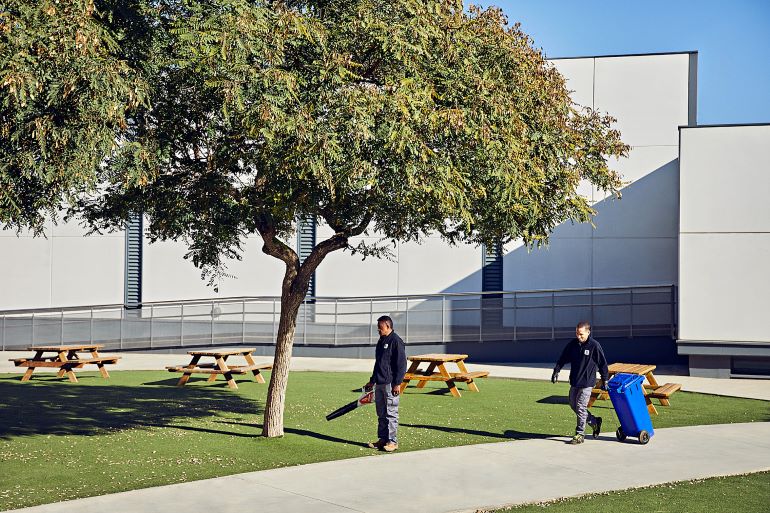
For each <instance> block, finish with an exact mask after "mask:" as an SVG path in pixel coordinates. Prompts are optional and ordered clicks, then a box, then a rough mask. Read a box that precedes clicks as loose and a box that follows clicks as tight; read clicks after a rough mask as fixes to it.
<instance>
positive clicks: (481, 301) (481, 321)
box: [479, 294, 484, 344]
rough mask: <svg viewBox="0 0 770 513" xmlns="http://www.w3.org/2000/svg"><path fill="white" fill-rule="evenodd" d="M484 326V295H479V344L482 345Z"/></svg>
mask: <svg viewBox="0 0 770 513" xmlns="http://www.w3.org/2000/svg"><path fill="white" fill-rule="evenodd" d="M482 324H484V295H483V294H480V295H479V344H481V330H482V327H481V326H482Z"/></svg>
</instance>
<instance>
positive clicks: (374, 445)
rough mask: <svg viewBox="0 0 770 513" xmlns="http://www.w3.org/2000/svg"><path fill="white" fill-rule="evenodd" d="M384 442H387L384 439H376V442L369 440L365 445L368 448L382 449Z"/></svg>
mask: <svg viewBox="0 0 770 513" xmlns="http://www.w3.org/2000/svg"><path fill="white" fill-rule="evenodd" d="M386 443H388V442H387V441H386V440H377V441H376V442H369V443H368V444H366V446H367V447H369V448H370V449H382V448H383V447H385V444H386Z"/></svg>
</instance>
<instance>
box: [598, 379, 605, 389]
mask: <svg viewBox="0 0 770 513" xmlns="http://www.w3.org/2000/svg"><path fill="white" fill-rule="evenodd" d="M599 388H600V389H602V390H604V391H605V392H606V391H607V380H606V379H603V380H602V382H601V383H599Z"/></svg>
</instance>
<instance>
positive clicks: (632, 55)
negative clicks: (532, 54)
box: [546, 50, 698, 61]
mask: <svg viewBox="0 0 770 513" xmlns="http://www.w3.org/2000/svg"><path fill="white" fill-rule="evenodd" d="M697 53H698V50H684V51H681V52H651V53H618V54H609V55H582V56H580V55H579V56H571V57H548V56H547V55H546V59H548V60H549V61H555V60H566V59H608V58H610V57H647V56H652V55H684V54H697Z"/></svg>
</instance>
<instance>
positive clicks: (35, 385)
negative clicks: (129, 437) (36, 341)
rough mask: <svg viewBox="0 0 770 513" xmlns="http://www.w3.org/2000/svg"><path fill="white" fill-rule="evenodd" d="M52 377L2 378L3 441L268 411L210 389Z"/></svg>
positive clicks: (0, 431)
mask: <svg viewBox="0 0 770 513" xmlns="http://www.w3.org/2000/svg"><path fill="white" fill-rule="evenodd" d="M52 377H53V379H54V380H55V381H54V380H51V379H46V378H44V377H42V376H41V377H40V378H35V381H34V382H28V383H23V384H22V383H10V382H7V380H4V379H0V439H5V440H8V439H10V438H12V437H18V436H31V435H95V434H101V433H108V432H114V431H116V430H122V429H129V428H148V427H157V426H169V425H170V424H171V423H172V422H173V421H174V420H175V419H186V420H189V419H200V418H205V417H216V416H222V415H232V414H248V415H254V414H260V413H262V412H263V408H264V407H263V404H261V403H260V402H259V401H255V400H253V399H247V398H244V397H243V396H240V395H237V394H233V393H232V392H231V391H230V390H219V389H218V388H212V387H205V388H201V387H195V388H193V387H189V388H188V387H185V388H176V387H174V388H170V387H150V386H141V385H135V386H115V385H108V386H105V385H90V384H89V385H87V386H83V385H82V384H75V383H62V382H61V379H59V378H56V377H55V376H52ZM41 378H42V379H41ZM83 378H84V379H86V382H88V380H87V377H86V376H84V377H83ZM13 379H14V380H15V381H18V378H13ZM78 379H80V377H79V378H78ZM98 379H102V378H101V377H99V378H98ZM174 427H179V426H174Z"/></svg>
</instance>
